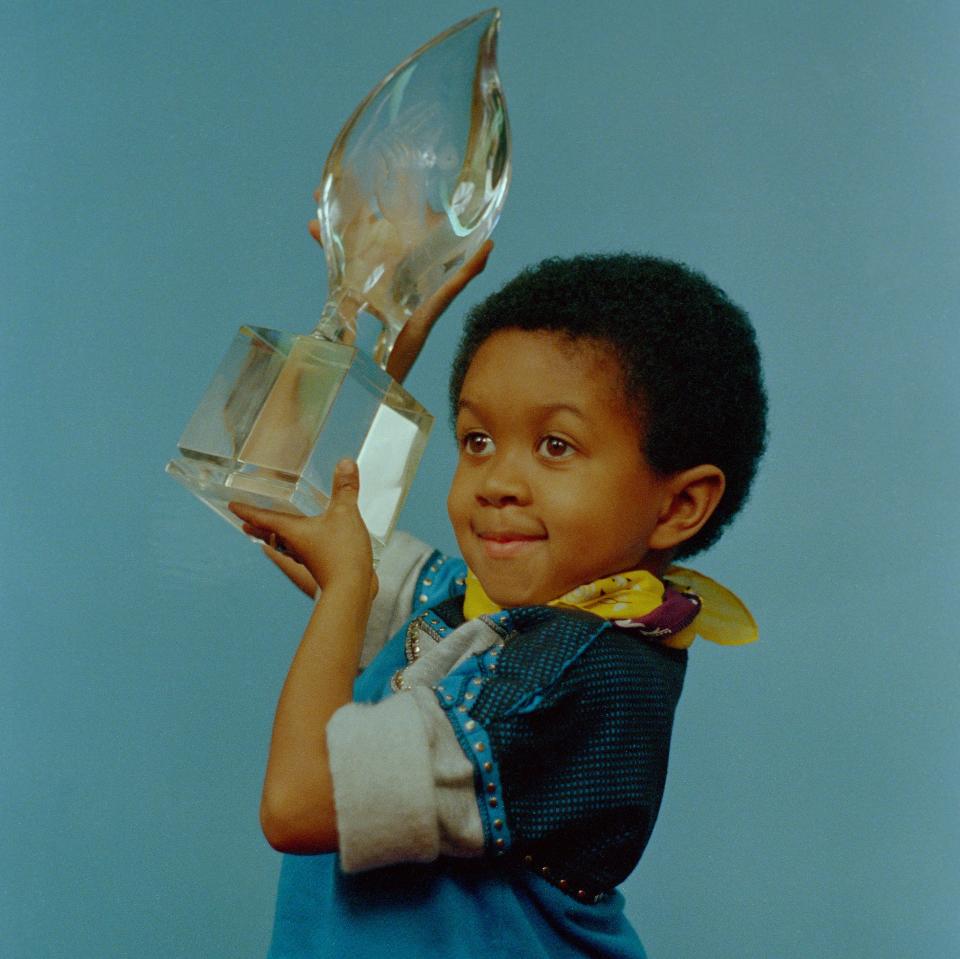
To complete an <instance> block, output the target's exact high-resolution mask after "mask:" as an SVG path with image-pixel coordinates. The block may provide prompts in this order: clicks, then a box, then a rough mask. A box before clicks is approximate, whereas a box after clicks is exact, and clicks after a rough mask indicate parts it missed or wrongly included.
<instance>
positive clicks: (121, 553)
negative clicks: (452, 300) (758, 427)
mask: <svg viewBox="0 0 960 959" xmlns="http://www.w3.org/2000/svg"><path fill="white" fill-rule="evenodd" d="M475 9H476V8H475V7H472V6H470V5H469V4H464V3H461V2H459V0H457V2H450V0H446V2H441V0H419V2H417V3H416V4H414V3H412V2H406V0H402V2H398V0H354V2H352V3H349V4H348V3H337V4H334V3H325V2H319V0H314V2H307V0H280V2H276V3H272V4H264V3H243V2H207V3H202V4H196V3H187V2H167V3H146V2H135V0H130V2H121V0H113V2H103V0H101V2H81V0H77V2H72V3H65V2H61V3H56V2H43V0H32V2H28V0H20V2H18V0H3V2H0V128H2V131H3V149H2V151H0V171H2V181H0V183H2V185H0V191H2V192H0V203H2V210H0V212H2V228H0V294H2V296H0V325H2V331H3V344H4V345H3V348H2V350H0V390H2V403H3V416H2V417H0V450H2V456H3V473H2V475H3V483H2V486H0V508H2V516H0V519H2V522H0V542H2V546H3V559H2V574H0V607H2V614H3V615H2V620H0V621H2V623H3V626H2V655H3V667H2V670H0V717H2V719H0V760H2V770H3V772H2V786H0V790H2V795H0V826H2V836H3V841H2V842H0V881H2V889H0V954H2V955H3V956H5V957H10V959H37V957H40V959H47V957H51V959H53V957H57V959H59V957H63V959H87V957H89V959H94V957H96V959H101V957H104V956H111V957H114V956H116V957H127V956H130V957H137V959H172V957H181V956H182V957H202V959H210V957H257V956H261V955H262V954H263V952H264V949H265V947H266V943H267V940H268V936H269V929H270V920H271V909H272V900H273V890H274V883H275V879H276V873H277V866H278V857H277V856H276V854H274V853H273V852H272V851H271V850H270V849H269V848H268V847H267V845H266V843H265V842H264V840H263V839H262V838H261V835H260V831H259V828H258V824H257V803H258V793H259V784H260V777H261V771H262V765H263V761H264V756H265V751H266V746H267V739H268V734H269V728H270V722H271V718H272V711H273V706H274V703H275V698H276V695H277V692H278V690H279V686H280V683H281V681H282V678H283V675H284V673H285V670H286V667H287V665H288V661H289V658H290V656H291V654H292V650H293V648H294V646H295V643H296V641H297V638H298V635H299V631H300V629H301V627H302V625H303V623H304V620H305V616H306V612H307V608H306V603H305V602H301V597H299V594H296V593H295V592H294V591H293V590H292V589H291V588H290V587H288V585H287V584H286V582H285V581H283V580H282V579H281V577H280V576H279V575H278V574H276V573H275V571H273V570H272V568H269V567H268V565H267V564H266V562H265V561H264V560H263V559H262V558H261V557H260V555H259V554H258V553H257V551H256V550H254V549H252V548H251V547H249V546H247V545H246V544H245V543H244V542H243V541H242V540H241V538H240V537H238V536H237V534H236V533H235V532H233V531H232V530H230V529H229V528H228V527H227V526H226V524H224V523H222V522H221V521H220V520H218V519H217V518H216V517H215V516H214V515H213V514H212V513H210V512H209V511H207V510H205V509H204V508H203V507H201V506H200V505H199V504H198V503H197V502H196V501H194V500H192V499H191V498H190V497H188V496H187V494H186V493H184V492H183V490H182V489H180V487H178V486H177V485H176V484H174V483H173V482H172V481H171V480H170V479H169V478H168V477H166V476H165V475H164V474H163V471H162V470H163V465H164V463H165V461H166V460H167V459H168V458H169V457H170V456H171V455H172V454H173V451H174V448H175V444H176V440H177V438H178V437H179V434H180V432H181V430H182V428H183V426H184V424H185V422H186V419H187V418H188V417H189V415H190V413H191V412H192V410H193V408H194V406H195V404H196V402H197V401H198V399H199V397H200V394H201V392H202V390H203V388H204V386H205V385H206V383H207V381H208V379H209V377H210V375H211V374H212V371H213V369H214V368H215V366H216V364H217V363H218V362H219V359H220V357H221V355H222V353H223V351H224V350H225V349H226V347H227V344H228V342H229V340H230V338H231V337H232V336H233V333H234V331H235V330H236V328H237V327H238V326H240V325H241V323H257V324H264V325H268V326H278V327H280V328H285V329H292V330H301V331H307V330H309V329H311V328H312V326H313V323H314V321H315V319H316V317H317V314H318V312H319V309H320V307H321V305H322V301H323V298H324V287H325V271H324V267H323V260H322V254H321V252H320V250H319V249H318V248H317V247H316V246H315V245H314V243H313V242H312V241H311V240H310V239H309V237H308V236H307V233H306V229H305V223H306V220H307V219H308V218H309V217H310V216H311V215H312V214H311V205H312V204H311V192H312V190H313V188H314V187H315V185H316V183H317V181H318V179H319V174H320V170H321V168H322V165H323V161H324V158H325V156H326V153H327V151H328V149H329V147H330V145H331V143H332V141H333V138H334V136H335V135H336V133H337V131H338V129H339V127H340V125H341V123H342V122H343V120H344V119H345V118H346V116H347V115H348V114H349V112H350V111H351V110H352V109H353V107H354V106H355V105H356V103H357V102H358V101H359V100H360V99H361V97H362V96H363V95H364V94H365V93H366V92H367V90H368V89H369V88H370V87H371V86H372V85H373V83H374V82H376V81H377V80H378V79H379V78H380V76H381V75H382V74H383V73H384V72H385V71H386V70H387V69H388V68H390V67H391V66H393V65H394V64H395V63H397V62H398V61H399V60H400V59H402V58H403V57H404V56H405V55H406V54H408V53H409V52H411V51H412V50H413V49H414V48H416V47H417V46H418V45H419V44H420V43H421V42H423V41H424V40H425V39H427V38H428V37H430V36H432V35H433V34H435V33H437V32H439V31H440V30H441V29H443V28H444V27H446V26H448V25H449V24H451V23H453V22H455V21H456V20H458V19H460V18H461V17H463V16H466V15H468V14H470V13H472V12H474V10H475ZM958 43H960V7H958V6H957V4H956V3H955V2H953V0H927V2H924V0H921V2H918V3H915V4H910V5H907V4H902V3H899V2H891V0H877V2H874V3H872V4H862V3H856V2H851V0H831V2H829V3H827V2H800V3H770V2H762V0H754V2H750V0H730V2H706V0H651V2H645V3H642V4H641V3H636V2H635V0H621V2H617V0H609V2H603V0H600V2H596V3H593V4H584V3H573V2H563V0H552V2H546V0H528V2H516V3H508V4H507V5H506V8H505V10H504V23H503V34H502V44H501V57H500V59H501V70H502V75H503V79H504V83H505V88H506V92H507V98H508V102H509V107H510V114H511V119H512V123H513V131H514V137H515V153H514V159H515V177H514V183H513V188H512V192H511V195H510V198H509V201H508V203H507V206H506V210H505V213H504V216H503V219H502V222H501V225H500V227H499V228H498V231H497V234H496V242H497V248H496V250H495V252H494V256H493V258H492V260H491V263H490V265H489V267H488V269H487V271H486V272H485V273H484V274H483V276H482V277H481V278H480V280H478V281H477V282H476V283H475V284H474V285H473V286H472V287H471V288H470V289H469V291H468V293H467V294H466V295H465V297H464V298H463V301H462V302H461V303H460V304H458V305H457V307H456V308H455V309H454V310H452V311H451V313H450V315H448V316H447V317H445V318H444V321H443V323H442V325H441V327H440V329H439V330H438V332H437V334H436V336H435V337H434V339H433V340H432V342H431V343H430V345H429V347H428V349H427V351H426V352H425V354H424V356H423V357H422V358H421V361H420V362H419V364H418V366H417V367H416V369H415V370H414V373H413V374H412V376H411V378H410V381H409V385H410V388H411V391H412V392H413V393H414V394H415V395H416V396H418V397H419V398H420V399H421V400H423V401H424V402H425V403H426V404H427V405H428V406H430V407H431V408H432V409H433V410H434V411H436V412H437V413H440V414H442V413H443V412H444V409H445V405H444V390H445V369H446V365H447V362H448V360H449V357H450V354H451V350H452V348H453V343H454V341H455V337H456V334H457V330H458V327H459V322H460V317H461V315H462V312H463V308H464V307H465V306H467V305H469V304H470V303H472V302H475V301H476V300H477V299H479V298H480V297H482V296H483V295H484V294H486V293H487V292H489V291H490V290H492V289H494V288H495V287H497V286H498V285H500V284H501V283H502V282H504V281H505V280H506V279H507V278H509V277H510V276H511V275H513V274H514V273H515V272H516V271H517V270H518V269H519V267H521V266H522V265H524V264H527V263H530V262H533V261H536V260H538V259H540V258H541V257H543V256H545V255H548V254H554V253H559V254H572V253H574V252H577V251H584V250H614V249H621V248H628V249H634V250H644V251H650V252H655V253H659V254H664V255H668V256H672V257H676V258H679V259H682V260H684V261H686V262H688V263H690V264H691V265H693V266H696V267H698V268H700V269H702V270H704V271H705V272H706V273H707V274H708V275H710V276H711V277H713V278H714V279H715V280H716V281H717V282H719V283H720V284H721V285H722V286H723V287H725V288H726V289H727V290H728V292H729V293H730V294H731V295H732V296H733V298H734V299H736V300H737V301H739V302H740V303H741V304H742V305H744V306H745V307H746V308H747V309H748V310H749V311H750V313H751V314H752V315H753V317H754V319H755V322H756V325H757V328H758V331H759V337H760V341H761V345H762V348H763V351H764V354H765V359H766V369H767V377H768V384H769V389H770V395H771V402H772V440H771V447H770V452H769V455H768V456H767V458H766V460H765V462H764V465H763V469H762V473H761V476H760V478H759V482H758V485H757V487H756V491H755V494H754V496H753V499H752V502H751V504H750V505H749V507H748V510H747V512H746V514H745V515H744V516H743V517H742V518H741V520H740V521H739V522H738V523H737V524H736V526H735V527H734V528H733V529H732V531H731V532H730V533H729V534H728V535H727V536H726V537H725V539H724V541H723V542H722V544H721V545H720V546H718V547H717V548H716V549H715V550H714V551H712V552H711V553H710V554H709V555H708V556H706V557H704V558H703V561H702V562H701V564H700V565H701V567H702V568H703V569H704V570H705V571H706V572H709V573H713V574H715V575H719V576H721V577H722V578H723V579H724V581H726V582H728V583H729V584H730V585H731V586H732V587H733V588H735V589H736V590H737V591H738V592H739V593H740V594H741V595H742V596H743V597H744V598H745V599H746V600H747V601H748V603H749V604H750V605H751V606H752V608H753V609H754V611H755V613H756V615H757V618H758V620H759V621H760V624H761V630H762V642H761V643H759V644H758V645H756V646H755V647H751V648H746V649H741V650H733V651H731V650H715V649H712V648H708V647H707V646H706V644H704V646H703V647H700V648H697V649H695V655H694V657H693V660H692V665H691V669H690V672H689V680H688V684H687V688H686V690H685V692H684V697H683V700H682V703H681V708H680V716H679V726H678V732H677V736H676V741H675V749H674V753H673V758H672V767H671V775H670V781H669V783H668V790H667V797H666V803H665V807H664V810H663V813H662V815H661V821H660V823H659V825H658V828H657V831H656V833H655V835H654V838H653V841H652V844H651V846H650V848H649V850H648V852H647V854H646V856H645V857H644V859H643V861H642V863H641V865H640V867H639V868H638V870H637V872H636V873H635V875H634V876H633V877H632V878H631V880H630V881H629V882H628V883H627V885H626V888H625V892H626V894H627V897H628V900H629V911H630V915H631V917H632V918H633V920H634V921H635V923H636V924H637V926H638V928H639V930H640V932H641V935H642V936H643V938H644V940H645V941H646V943H647V945H648V948H649V950H650V953H651V956H652V959H689V957H710V959H733V957H737V959H742V957H757V959H769V957H777V959H801V957H804V959H805V957H808V956H818V957H837V959H841V957H842V959H850V957H864V959H866V957H870V959H881V957H891V959H893V957H898V959H899V957H902V956H907V955H909V956H912V957H931V959H933V957H938V959H939V957H943V956H948V955H956V954H958V951H960V913H958V910H957V902H958V901H960V873H958V869H957V863H958V861H960V841H958V840H960V830H958V817H957V810H958V780H960V776H958V763H957V760H958V732H957V731H958V719H960V716H958V712H960V709H958V697H957V680H958V658H960V657H958V652H957V643H956V637H955V636H954V635H953V633H952V629H953V628H954V627H951V626H950V619H949V616H948V615H947V614H948V613H949V611H950V610H951V609H952V608H953V602H954V601H955V594H956V591H957V586H958V581H960V577H958V542H960V536H958V534H960V512H958V507H957V500H956V477H957V468H958V465H960V435H958V428H957V426H958V423H957V397H958V392H957V387H956V382H955V375H956V374H955V367H956V365H957V362H958V360H960V348H958V347H960V344H958V308H960V283H958V280H960V269H958V259H957V253H958V245H960V244H958V241H960V226H958V224H960V198H958V190H957V170H958V167H960V119H958V116H960V114H958V111H957V109H956V107H957V103H958V102H960V73H958V70H957V49H958ZM951 384H952V385H951ZM453 461H454V456H453V448H452V443H451V441H450V439H449V434H448V432H447V429H446V424H445V422H443V421H441V423H440V424H439V427H438V429H437V430H436V432H435V435H434V437H433V439H432V440H431V445H430V448H429V451H428V454H427V457H426V463H425V467H424V468H423V469H422V471H421V474H420V476H419V478H418V483H417V487H416V489H415V491H414V493H413V494H412V495H411V497H410V500H409V502H408V505H407V508H406V511H405V514H404V518H403V525H404V526H405V527H406V528H408V529H410V530H411V531H413V532H414V533H416V534H417V535H419V536H421V537H422V538H425V539H428V540H430V541H432V542H435V543H436V544H438V545H440V546H442V547H445V548H452V547H453V539H452V536H451V534H450V532H449V530H448V527H447V523H446V519H445V516H444V515H442V513H441V511H440V510H438V508H437V504H438V502H442V500H443V496H444V491H445V487H446V485H447V482H448V480H449V478H450V475H451V472H452V466H453Z"/></svg>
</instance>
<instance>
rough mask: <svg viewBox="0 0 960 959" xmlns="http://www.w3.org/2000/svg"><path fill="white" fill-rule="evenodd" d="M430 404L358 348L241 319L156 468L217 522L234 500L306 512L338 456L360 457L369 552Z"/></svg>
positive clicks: (417, 449)
mask: <svg viewBox="0 0 960 959" xmlns="http://www.w3.org/2000/svg"><path fill="white" fill-rule="evenodd" d="M432 426H433V416H431V414H430V413H429V412H428V411H427V410H426V409H425V408H424V407H423V406H421V405H420V403H418V402H417V401H416V400H415V399H414V398H413V397H412V396H411V395H410V394H409V393H408V392H407V391H406V390H405V389H404V388H403V387H402V386H400V384H399V383H397V382H395V381H394V380H393V379H391V377H390V376H388V375H387V373H385V372H384V371H383V370H382V369H381V368H380V367H379V366H378V365H377V364H376V363H375V362H374V361H373V360H372V359H371V358H370V357H369V356H368V355H367V354H366V353H364V352H362V351H360V350H358V349H356V348H355V347H352V346H347V345H346V344H344V343H337V342H332V341H330V340H326V339H322V338H320V337H317V336H313V335H308V336H304V335H298V334H294V333H284V332H282V331H279V330H271V329H267V328H265V327H249V326H244V327H241V329H240V331H239V332H238V333H237V336H236V338H235V339H234V341H233V343H232V345H231V347H230V349H229V351H228V352H227V355H226V356H225V357H224V360H223V362H222V363H221V364H220V367H219V369H218V370H217V372H216V375H215V376H214V378H213V382H212V383H211V384H210V386H209V388H208V389H207V392H206V393H205V394H204V396H203V399H202V400H201V401H200V405H199V406H198V407H197V410H196V412H195V413H194V415H193V417H192V418H191V420H190V422H189V423H188V425H187V428H186V430H185V431H184V434H183V436H182V437H181V439H180V443H179V447H180V454H181V455H180V456H179V457H177V458H176V459H173V460H171V461H170V462H169V463H168V464H167V472H168V473H169V474H170V475H171V476H173V477H174V479H176V480H178V481H179V482H180V483H182V484H183V485H184V486H186V488H187V489H188V490H190V492H191V493H193V494H194V495H196V496H197V497H199V499H200V500H202V501H203V502H204V503H205V504H206V505H207V506H209V507H210V508H211V509H213V510H214V511H215V512H216V513H218V514H219V515H220V516H222V517H223V518H224V519H225V520H227V521H228V522H229V523H232V524H233V525H234V526H236V527H237V528H240V525H241V524H240V521H239V520H238V519H237V517H236V516H234V515H233V513H231V512H230V511H229V510H228V509H227V503H229V502H231V501H238V502H244V503H250V504H252V505H254V506H261V507H264V508H267V509H275V510H281V511H283V512H287V513H297V514H302V515H306V516H313V515H317V514H319V513H322V512H323V511H324V509H326V506H327V503H328V502H329V496H330V480H331V477H332V476H333V468H334V466H335V464H336V463H337V461H338V460H340V459H343V458H344V457H349V458H351V459H354V460H356V461H357V463H358V465H359V468H360V503H359V505H360V513H361V515H362V516H363V519H364V522H365V523H366V524H367V529H368V530H369V531H370V537H371V540H372V542H373V547H374V554H375V555H379V553H380V551H381V549H382V548H383V546H384V544H385V543H386V541H387V539H388V538H389V536H390V533H391V532H392V531H393V527H394V525H395V524H396V521H397V516H398V514H399V512H400V509H401V507H402V506H403V502H404V499H405V498H406V494H407V491H408V490H409V488H410V484H411V483H412V481H413V477H414V474H415V472H416V469H417V466H418V465H419V462H420V457H421V456H422V455H423V451H424V448H425V446H426V442H427V438H428V436H429V434H430V429H431V428H432Z"/></svg>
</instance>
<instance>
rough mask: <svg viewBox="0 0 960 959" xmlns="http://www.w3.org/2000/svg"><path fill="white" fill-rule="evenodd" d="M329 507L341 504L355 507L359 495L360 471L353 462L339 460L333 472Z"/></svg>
mask: <svg viewBox="0 0 960 959" xmlns="http://www.w3.org/2000/svg"><path fill="white" fill-rule="evenodd" d="M330 494H331V495H330V505H331V506H332V505H333V504H334V503H342V504H346V505H353V506H356V504H357V497H358V496H359V495H360V470H359V468H358V467H357V464H356V463H355V462H354V461H353V460H348V459H344V460H340V462H339V463H337V465H336V467H335V468H334V471H333V485H332V486H331V489H330Z"/></svg>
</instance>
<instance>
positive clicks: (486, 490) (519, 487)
mask: <svg viewBox="0 0 960 959" xmlns="http://www.w3.org/2000/svg"><path fill="white" fill-rule="evenodd" d="M477 498H478V499H479V500H480V501H481V502H483V503H485V504H488V505H490V506H508V505H511V504H512V505H521V506H522V505H525V504H527V503H529V502H530V485H529V483H528V482H527V478H526V476H525V475H524V473H523V470H522V469H521V468H520V466H519V464H517V463H516V462H514V461H513V458H512V457H506V456H494V457H493V458H492V459H491V462H490V463H489V464H488V465H487V468H486V469H485V470H484V472H483V480H482V482H481V484H480V488H479V489H478V491H477Z"/></svg>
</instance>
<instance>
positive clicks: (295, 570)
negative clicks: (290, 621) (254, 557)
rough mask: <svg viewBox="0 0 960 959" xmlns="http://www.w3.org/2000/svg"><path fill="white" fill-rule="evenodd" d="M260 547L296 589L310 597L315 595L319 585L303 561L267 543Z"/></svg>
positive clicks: (312, 597)
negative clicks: (299, 561)
mask: <svg viewBox="0 0 960 959" xmlns="http://www.w3.org/2000/svg"><path fill="white" fill-rule="evenodd" d="M260 548H261V549H262V550H263V554H264V556H266V557H267V559H269V560H270V561H271V562H272V563H273V564H274V565H275V566H277V568H278V569H279V570H280V572H281V573H283V575H284V576H286V577H287V579H289V580H290V582H291V583H293V585H294V586H296V587H297V589H299V590H302V591H303V592H304V593H306V594H307V596H309V597H310V599H314V598H315V597H316V595H317V590H318V589H319V588H320V587H319V586H317V581H316V580H315V579H314V578H313V576H312V575H311V573H310V570H308V569H307V567H306V566H304V565H303V563H298V562H297V561H296V560H295V559H294V558H293V557H292V556H288V555H287V554H286V553H281V552H280V550H278V549H274V548H273V547H272V546H271V545H270V544H269V543H264V544H263V546H261V547H260Z"/></svg>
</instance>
